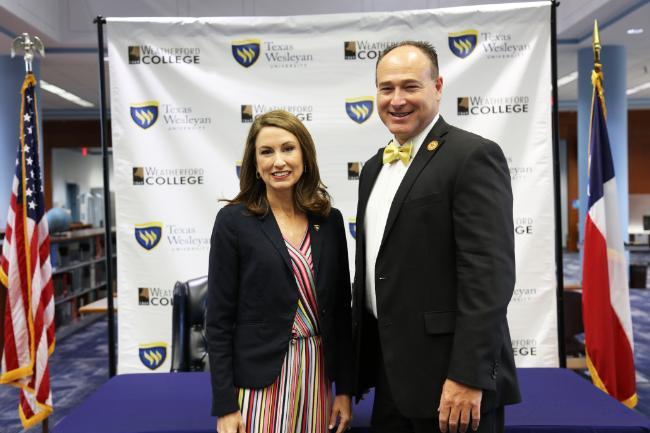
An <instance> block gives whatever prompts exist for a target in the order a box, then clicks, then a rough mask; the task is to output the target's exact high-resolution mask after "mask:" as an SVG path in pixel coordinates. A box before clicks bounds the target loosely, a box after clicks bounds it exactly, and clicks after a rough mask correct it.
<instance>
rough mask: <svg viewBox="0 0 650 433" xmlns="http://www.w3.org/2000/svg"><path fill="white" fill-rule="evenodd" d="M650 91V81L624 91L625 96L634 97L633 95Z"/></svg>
mask: <svg viewBox="0 0 650 433" xmlns="http://www.w3.org/2000/svg"><path fill="white" fill-rule="evenodd" d="M646 89H650V81H647V82H645V83H643V84H639V85H638V86H635V87H632V88H631V89H627V90H626V91H625V94H626V95H628V96H629V95H634V94H635V93H639V92H640V91H642V90H646Z"/></svg>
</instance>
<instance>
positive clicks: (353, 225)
mask: <svg viewBox="0 0 650 433" xmlns="http://www.w3.org/2000/svg"><path fill="white" fill-rule="evenodd" d="M348 229H349V230H350V234H351V235H352V238H353V239H356V238H357V219H356V218H350V219H349V220H348Z"/></svg>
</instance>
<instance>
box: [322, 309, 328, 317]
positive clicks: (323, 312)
mask: <svg viewBox="0 0 650 433" xmlns="http://www.w3.org/2000/svg"><path fill="white" fill-rule="evenodd" d="M320 313H321V314H322V315H323V316H324V315H326V314H327V310H326V309H325V308H323V309H322V310H320Z"/></svg>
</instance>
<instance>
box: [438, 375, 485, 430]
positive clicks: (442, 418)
mask: <svg viewBox="0 0 650 433" xmlns="http://www.w3.org/2000/svg"><path fill="white" fill-rule="evenodd" d="M482 396H483V391H482V390H480V389H476V388H471V387H469V386H466V385H463V384H460V383H458V382H454V381H453V380H451V379H447V380H445V384H444V385H443V386H442V395H441V396H440V406H439V407H438V412H439V414H438V424H439V426H440V431H441V432H442V433H446V432H447V426H449V431H450V432H451V433H456V431H457V429H458V426H459V424H460V432H461V433H465V432H466V431H467V426H468V425H469V421H470V417H471V419H472V430H474V431H476V430H477V429H478V424H479V422H480V421H481V397H482ZM459 419H460V423H459Z"/></svg>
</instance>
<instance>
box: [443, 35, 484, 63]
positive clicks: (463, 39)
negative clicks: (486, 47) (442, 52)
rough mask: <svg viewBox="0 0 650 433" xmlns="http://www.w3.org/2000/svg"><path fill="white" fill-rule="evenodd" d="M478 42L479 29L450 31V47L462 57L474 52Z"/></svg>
mask: <svg viewBox="0 0 650 433" xmlns="http://www.w3.org/2000/svg"><path fill="white" fill-rule="evenodd" d="M477 43H478V31H477V30H465V31H462V32H456V33H449V49H450V50H451V52H452V53H454V54H455V55H456V56H457V57H460V58H461V59H464V58H465V57H467V56H469V55H470V54H472V52H473V51H474V48H476V44H477Z"/></svg>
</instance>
